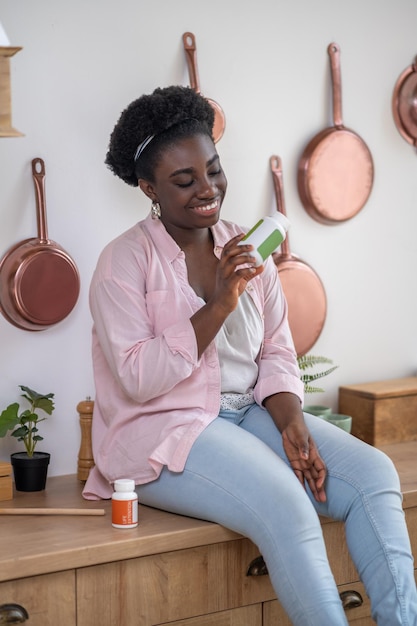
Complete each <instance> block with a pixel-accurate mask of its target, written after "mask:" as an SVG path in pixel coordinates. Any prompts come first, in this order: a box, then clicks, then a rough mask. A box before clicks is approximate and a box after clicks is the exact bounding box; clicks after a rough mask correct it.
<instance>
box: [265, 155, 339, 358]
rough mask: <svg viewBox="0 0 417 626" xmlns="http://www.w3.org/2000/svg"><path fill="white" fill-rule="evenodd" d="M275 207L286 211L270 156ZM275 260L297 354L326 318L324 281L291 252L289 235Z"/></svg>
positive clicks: (278, 162)
mask: <svg viewBox="0 0 417 626" xmlns="http://www.w3.org/2000/svg"><path fill="white" fill-rule="evenodd" d="M270 165H271V172H272V178H273V182H274V190H275V197H276V202H277V209H278V211H280V212H281V213H282V214H283V215H286V211H285V201H284V187H283V182H282V166H281V159H280V158H279V157H278V156H271V158H270ZM273 256H274V261H275V264H276V266H277V268H278V272H279V278H280V281H281V284H282V288H283V290H284V295H285V298H286V300H287V303H288V323H289V325H290V329H291V333H292V336H293V339H294V345H295V349H296V352H297V355H298V356H303V355H304V354H306V353H307V352H308V351H309V350H310V348H312V347H313V345H314V344H315V343H316V341H317V339H318V338H319V336H320V333H321V331H322V330H323V326H324V322H325V320H326V311H327V299H326V292H325V290H324V287H323V283H322V282H321V280H320V278H319V277H318V275H317V274H316V272H315V271H314V270H313V268H312V267H310V265H308V264H307V263H306V262H305V261H302V260H301V259H300V258H299V257H298V256H296V255H295V254H291V252H290V244H289V239H288V235H287V238H286V239H285V240H284V241H283V242H282V244H281V252H279V253H275V254H274V255H273Z"/></svg>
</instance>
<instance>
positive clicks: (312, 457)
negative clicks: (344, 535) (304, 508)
mask: <svg viewBox="0 0 417 626" xmlns="http://www.w3.org/2000/svg"><path fill="white" fill-rule="evenodd" d="M281 434H282V443H283V446H284V450H285V454H286V455H287V458H288V460H289V462H290V464H291V467H292V469H293V470H294V473H295V475H296V476H297V478H298V480H299V481H300V483H301V484H302V485H303V486H305V482H307V484H308V486H309V487H310V489H311V491H312V493H313V495H314V497H315V499H316V500H317V502H325V501H326V492H325V490H324V481H325V479H326V473H327V472H326V466H325V464H324V461H323V459H322V458H321V456H320V455H319V452H318V450H317V447H316V444H315V443H314V441H313V439H312V437H311V435H310V433H309V431H308V429H307V426H306V425H305V423H304V422H302V423H301V422H299V421H298V420H297V421H294V422H290V423H289V424H288V426H287V427H286V428H285V430H283V431H282V433H281Z"/></svg>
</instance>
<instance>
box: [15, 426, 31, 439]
mask: <svg viewBox="0 0 417 626" xmlns="http://www.w3.org/2000/svg"><path fill="white" fill-rule="evenodd" d="M28 434H29V428H28V427H27V426H21V427H20V428H16V430H14V431H13V432H12V437H26V435H28Z"/></svg>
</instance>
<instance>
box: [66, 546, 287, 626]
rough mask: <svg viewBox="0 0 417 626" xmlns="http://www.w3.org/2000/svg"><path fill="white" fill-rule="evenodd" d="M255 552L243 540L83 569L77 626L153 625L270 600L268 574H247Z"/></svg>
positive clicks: (78, 597)
mask: <svg viewBox="0 0 417 626" xmlns="http://www.w3.org/2000/svg"><path fill="white" fill-rule="evenodd" d="M257 556H259V552H258V551H257V549H256V547H255V546H254V545H253V544H252V543H251V542H250V541H248V540H247V539H239V540H236V541H228V542H225V543H218V544H212V545H209V546H202V547H198V548H193V549H188V550H179V551H176V552H167V553H165V554H160V555H154V556H149V557H142V558H138V559H131V560H127V561H124V562H115V563H108V564H105V565H98V566H94V567H89V568H82V569H80V570H78V572H77V599H78V621H77V624H78V626H91V624H92V623H97V624H100V626H114V625H115V624H117V626H132V625H133V624H134V625H135V626H152V625H157V624H163V623H166V622H172V621H175V620H177V621H178V620H182V619H186V618H191V617H197V616H201V615H206V614H210V613H214V612H219V611H226V610H229V609H234V608H237V607H241V606H246V605H250V604H256V603H260V602H262V601H264V600H271V599H273V598H275V594H274V591H273V589H272V586H271V583H270V581H269V577H268V576H261V577H253V576H246V572H247V569H248V566H249V564H250V563H251V561H252V560H253V559H254V558H256V557H257ZM133 617H134V621H133ZM93 620H94V622H93ZM214 623H216V622H214ZM227 623H228V622H227V621H226V624H227Z"/></svg>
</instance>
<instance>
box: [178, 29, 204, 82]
mask: <svg viewBox="0 0 417 626" xmlns="http://www.w3.org/2000/svg"><path fill="white" fill-rule="evenodd" d="M182 41H183V44H184V50H185V56H186V58H187V65H188V74H189V77H190V85H191V87H192V89H194V91H196V92H197V93H200V82H199V79H198V69H197V45H196V42H195V36H194V34H193V33H189V32H187V33H184V34H183V36H182Z"/></svg>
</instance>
